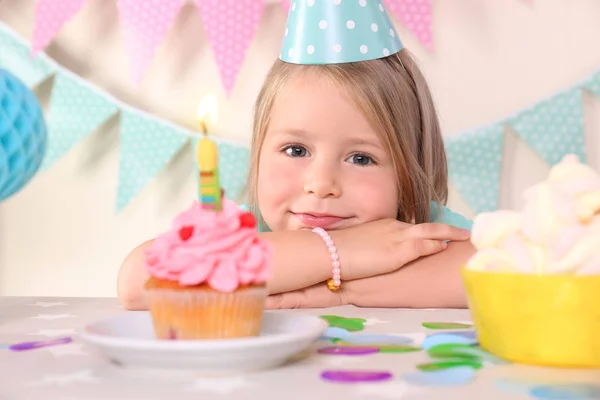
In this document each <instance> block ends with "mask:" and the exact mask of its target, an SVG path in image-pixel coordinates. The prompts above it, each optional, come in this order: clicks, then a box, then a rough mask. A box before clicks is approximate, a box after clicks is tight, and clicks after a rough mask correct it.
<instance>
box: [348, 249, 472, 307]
mask: <svg viewBox="0 0 600 400" xmlns="http://www.w3.org/2000/svg"><path fill="white" fill-rule="evenodd" d="M473 254H475V248H474V247H473V245H472V244H471V242H468V241H465V242H453V243H449V245H448V249H447V250H446V251H444V252H442V253H439V254H434V255H431V256H429V257H423V258H420V259H418V260H416V261H413V262H412V263H410V264H408V265H406V266H405V267H403V268H400V269H399V270H397V271H393V272H391V273H388V274H384V275H378V276H373V277H370V278H364V279H357V280H354V281H350V282H346V283H345V285H344V283H342V287H344V289H345V292H346V293H345V295H346V296H347V298H348V302H349V303H350V304H354V305H356V306H359V307H405V308H466V307H467V299H466V294H465V289H464V286H463V281H462V276H461V273H460V269H461V268H462V267H463V266H464V265H465V264H466V262H467V261H468V260H469V258H470V257H471V256H472V255H473Z"/></svg>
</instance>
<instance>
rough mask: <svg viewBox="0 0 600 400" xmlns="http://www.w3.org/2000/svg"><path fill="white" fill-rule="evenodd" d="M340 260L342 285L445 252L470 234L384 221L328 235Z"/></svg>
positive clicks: (442, 226) (436, 225) (447, 227)
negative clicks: (450, 243)
mask: <svg viewBox="0 0 600 400" xmlns="http://www.w3.org/2000/svg"><path fill="white" fill-rule="evenodd" d="M329 234H330V236H331V238H332V239H333V241H334V242H335V246H336V248H337V252H338V254H339V256H340V264H341V267H340V270H341V277H342V281H344V280H354V279H360V278H366V277H370V276H375V275H381V274H387V273H390V272H392V271H395V270H397V269H398V268H400V267H402V266H404V265H406V264H408V263H410V262H412V261H415V260H417V259H418V258H421V257H424V256H430V255H432V254H436V253H439V252H441V251H444V250H445V249H446V248H447V247H448V243H447V242H446V241H465V240H467V239H469V237H470V232H469V231H467V230H464V229H460V228H457V227H454V226H450V225H446V224H440V223H424V224H418V225H413V224H407V223H404V222H400V221H397V220H395V219H383V220H378V221H374V222H369V223H366V224H362V225H359V226H356V227H352V228H348V229H344V230H339V231H331V232H329Z"/></svg>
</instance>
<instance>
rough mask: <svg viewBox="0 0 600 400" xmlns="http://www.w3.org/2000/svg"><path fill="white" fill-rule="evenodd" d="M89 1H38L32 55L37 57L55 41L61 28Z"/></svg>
mask: <svg viewBox="0 0 600 400" xmlns="http://www.w3.org/2000/svg"><path fill="white" fill-rule="evenodd" d="M86 1H87V0H60V1H57V0H38V1H37V4H36V6H35V17H34V26H33V38H32V39H31V54H32V55H33V56H35V55H36V54H37V53H39V52H40V51H41V50H43V49H44V48H45V47H46V46H48V44H49V43H50V42H51V41H52V39H54V37H55V36H56V34H57V33H58V31H60V28H62V26H63V25H64V23H65V22H67V21H68V20H69V19H71V18H72V17H73V16H74V15H75V14H76V13H77V11H79V9H81V7H82V6H83V5H84V4H85V2H86Z"/></svg>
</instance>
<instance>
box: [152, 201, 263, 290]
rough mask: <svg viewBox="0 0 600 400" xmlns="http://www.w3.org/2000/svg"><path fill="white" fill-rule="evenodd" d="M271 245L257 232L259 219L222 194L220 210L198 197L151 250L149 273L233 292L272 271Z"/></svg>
mask: <svg viewBox="0 0 600 400" xmlns="http://www.w3.org/2000/svg"><path fill="white" fill-rule="evenodd" d="M271 256H272V248H271V246H270V245H269V244H268V243H267V242H266V241H265V240H264V239H261V238H259V237H258V235H257V229H256V220H255V219H254V217H253V216H252V214H250V213H248V212H245V211H243V210H241V209H240V208H239V207H238V206H237V205H236V204H235V203H233V202H232V201H230V200H227V199H223V209H222V210H221V211H220V212H218V213H217V212H214V211H210V210H204V209H203V208H202V205H201V204H200V203H199V202H194V203H193V204H192V206H191V207H190V208H189V209H188V210H186V211H184V212H182V213H181V214H180V215H178V216H177V217H176V218H175V220H174V221H173V226H172V229H171V230H169V231H168V232H166V233H164V234H162V235H160V236H159V237H157V238H156V240H155V241H154V243H153V244H152V246H151V247H150V249H149V250H148V251H147V253H146V268H147V270H148V273H149V274H150V275H152V276H154V277H156V278H160V279H166V280H170V281H176V282H178V283H179V284H180V285H182V286H194V285H199V284H202V283H207V284H208V285H210V287H212V288H213V289H215V290H218V291H221V292H232V291H234V290H236V289H237V288H238V286H239V285H248V284H263V283H265V282H266V281H267V280H268V279H269V277H270V275H271Z"/></svg>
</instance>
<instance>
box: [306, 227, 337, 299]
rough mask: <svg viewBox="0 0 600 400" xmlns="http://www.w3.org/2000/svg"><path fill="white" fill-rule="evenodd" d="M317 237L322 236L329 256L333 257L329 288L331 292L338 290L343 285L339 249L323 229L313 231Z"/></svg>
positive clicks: (328, 282) (328, 281)
mask: <svg viewBox="0 0 600 400" xmlns="http://www.w3.org/2000/svg"><path fill="white" fill-rule="evenodd" d="M312 231H313V232H314V233H316V234H317V235H319V236H321V239H323V241H324V242H325V245H326V246H327V250H329V256H330V257H331V267H332V277H331V279H328V280H327V287H328V288H329V289H330V290H338V289H339V288H340V286H341V285H342V280H341V277H340V256H339V255H338V253H337V248H336V247H335V244H334V243H333V239H331V236H329V234H328V233H327V231H325V229H323V228H314V229H313V230H312Z"/></svg>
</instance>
